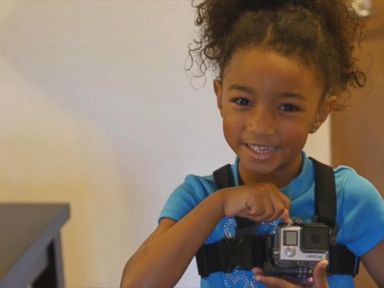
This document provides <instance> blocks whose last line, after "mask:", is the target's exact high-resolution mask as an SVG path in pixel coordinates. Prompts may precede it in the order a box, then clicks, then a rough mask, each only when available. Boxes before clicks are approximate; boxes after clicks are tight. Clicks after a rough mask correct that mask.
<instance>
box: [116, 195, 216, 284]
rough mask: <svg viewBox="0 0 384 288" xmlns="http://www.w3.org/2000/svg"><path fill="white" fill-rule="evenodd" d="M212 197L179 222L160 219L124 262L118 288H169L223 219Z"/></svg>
mask: <svg viewBox="0 0 384 288" xmlns="http://www.w3.org/2000/svg"><path fill="white" fill-rule="evenodd" d="M217 202H218V199H217V196H216V195H215V194H213V195H212V196H210V197H208V198H207V199H206V200H204V201H202V202H201V203H200V204H199V205H198V206H196V207H195V208H194V209H193V210H192V211H191V212H190V213H188V214H187V215H186V216H185V217H183V218H182V219H181V220H180V221H179V222H175V221H173V220H170V219H163V220H162V221H161V222H160V224H159V226H158V227H157V229H156V230H155V231H154V232H153V233H152V234H151V235H150V237H149V238H148V239H147V240H146V241H145V242H144V243H143V244H142V246H141V247H140V248H139V250H138V251H137V252H136V253H135V254H134V255H133V256H132V258H131V259H129V261H128V262H127V264H126V266H125V268H124V272H123V277H122V281H121V287H142V288H145V287H173V286H174V285H175V284H176V283H177V281H178V280H179V279H180V277H181V276H182V274H183V273H184V271H185V270H186V269H187V267H188V264H189V263H190V262H191V260H192V258H193V257H194V255H195V254H196V252H197V250H198V249H199V248H200V246H201V245H202V243H203V242H204V240H205V239H206V238H208V235H209V234H210V233H211V231H212V230H213V228H214V227H215V225H216V223H217V222H218V221H219V220H220V219H221V218H222V217H223V209H222V206H221V205H218V204H217Z"/></svg>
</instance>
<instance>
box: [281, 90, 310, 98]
mask: <svg viewBox="0 0 384 288" xmlns="http://www.w3.org/2000/svg"><path fill="white" fill-rule="evenodd" d="M281 97H282V98H296V99H301V100H306V98H305V97H304V96H303V95H302V94H300V93H293V92H284V93H282V94H281Z"/></svg>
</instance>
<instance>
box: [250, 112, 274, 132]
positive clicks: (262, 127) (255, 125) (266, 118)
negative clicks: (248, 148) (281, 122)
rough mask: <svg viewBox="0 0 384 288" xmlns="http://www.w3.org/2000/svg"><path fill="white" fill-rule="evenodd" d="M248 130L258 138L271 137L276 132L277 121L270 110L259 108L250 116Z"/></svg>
mask: <svg viewBox="0 0 384 288" xmlns="http://www.w3.org/2000/svg"><path fill="white" fill-rule="evenodd" d="M247 129H248V130H250V131H251V132H252V133H253V134H255V135H258V136H271V135H273V134H274V133H275V131H276V121H275V117H274V115H273V112H271V111H270V110H269V109H266V108H263V107H257V108H255V109H254V111H252V112H251V113H250V114H249V117H248V121H247Z"/></svg>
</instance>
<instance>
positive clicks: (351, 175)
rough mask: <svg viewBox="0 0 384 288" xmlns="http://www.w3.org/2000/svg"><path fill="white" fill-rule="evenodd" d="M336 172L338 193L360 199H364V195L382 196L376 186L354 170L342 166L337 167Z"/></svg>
mask: <svg viewBox="0 0 384 288" xmlns="http://www.w3.org/2000/svg"><path fill="white" fill-rule="evenodd" d="M334 171H335V181H336V187H337V190H338V192H342V193H346V194H347V195H349V196H357V197H359V198H360V197H362V195H369V194H373V195H376V196H378V195H380V193H379V192H378V190H377V189H376V187H375V186H374V184H373V183H372V182H371V181H370V180H368V179H367V178H365V177H364V176H362V175H360V174H359V173H358V172H357V171H356V170H355V169H354V168H352V167H349V166H346V165H340V166H337V167H336V168H335V169H334Z"/></svg>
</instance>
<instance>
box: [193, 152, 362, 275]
mask: <svg viewBox="0 0 384 288" xmlns="http://www.w3.org/2000/svg"><path fill="white" fill-rule="evenodd" d="M311 160H312V161H313V163H314V165H315V215H316V218H317V222H321V223H324V224H327V225H328V226H330V227H331V228H333V229H334V230H335V228H336V207H337V203H336V201H337V198H336V187H335V176H334V172H333V168H332V167H330V166H328V165H325V164H323V163H321V162H319V161H317V160H315V159H313V158H311ZM213 177H214V180H215V182H216V185H217V188H218V189H223V188H226V187H232V186H234V185H235V183H234V180H233V179H234V177H233V176H232V172H231V165H230V164H227V165H225V166H223V167H221V168H220V169H218V170H216V171H214V172H213ZM236 222H237V227H238V229H237V232H236V237H235V238H234V239H222V240H220V241H218V242H216V243H213V244H210V245H203V246H202V247H201V249H200V250H199V251H198V253H197V255H196V261H197V266H198V271H199V274H200V275H201V276H202V277H206V276H208V275H209V274H210V273H213V272H217V271H223V272H230V271H232V270H233V269H235V268H240V269H250V268H252V267H262V266H263V263H264V262H265V259H266V253H267V251H270V250H271V248H272V244H271V243H272V238H271V237H266V236H260V235H247V234H249V233H248V230H250V228H252V229H253V226H254V225H255V222H253V221H251V220H249V219H246V218H242V217H236ZM252 229H251V230H252ZM253 231H254V230H253ZM358 268H359V258H358V257H356V256H355V255H354V254H353V253H352V252H350V251H349V250H348V248H347V247H346V246H345V245H339V244H333V243H331V245H330V263H329V266H328V272H329V273H331V274H349V275H352V276H355V275H356V274H357V273H358Z"/></svg>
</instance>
